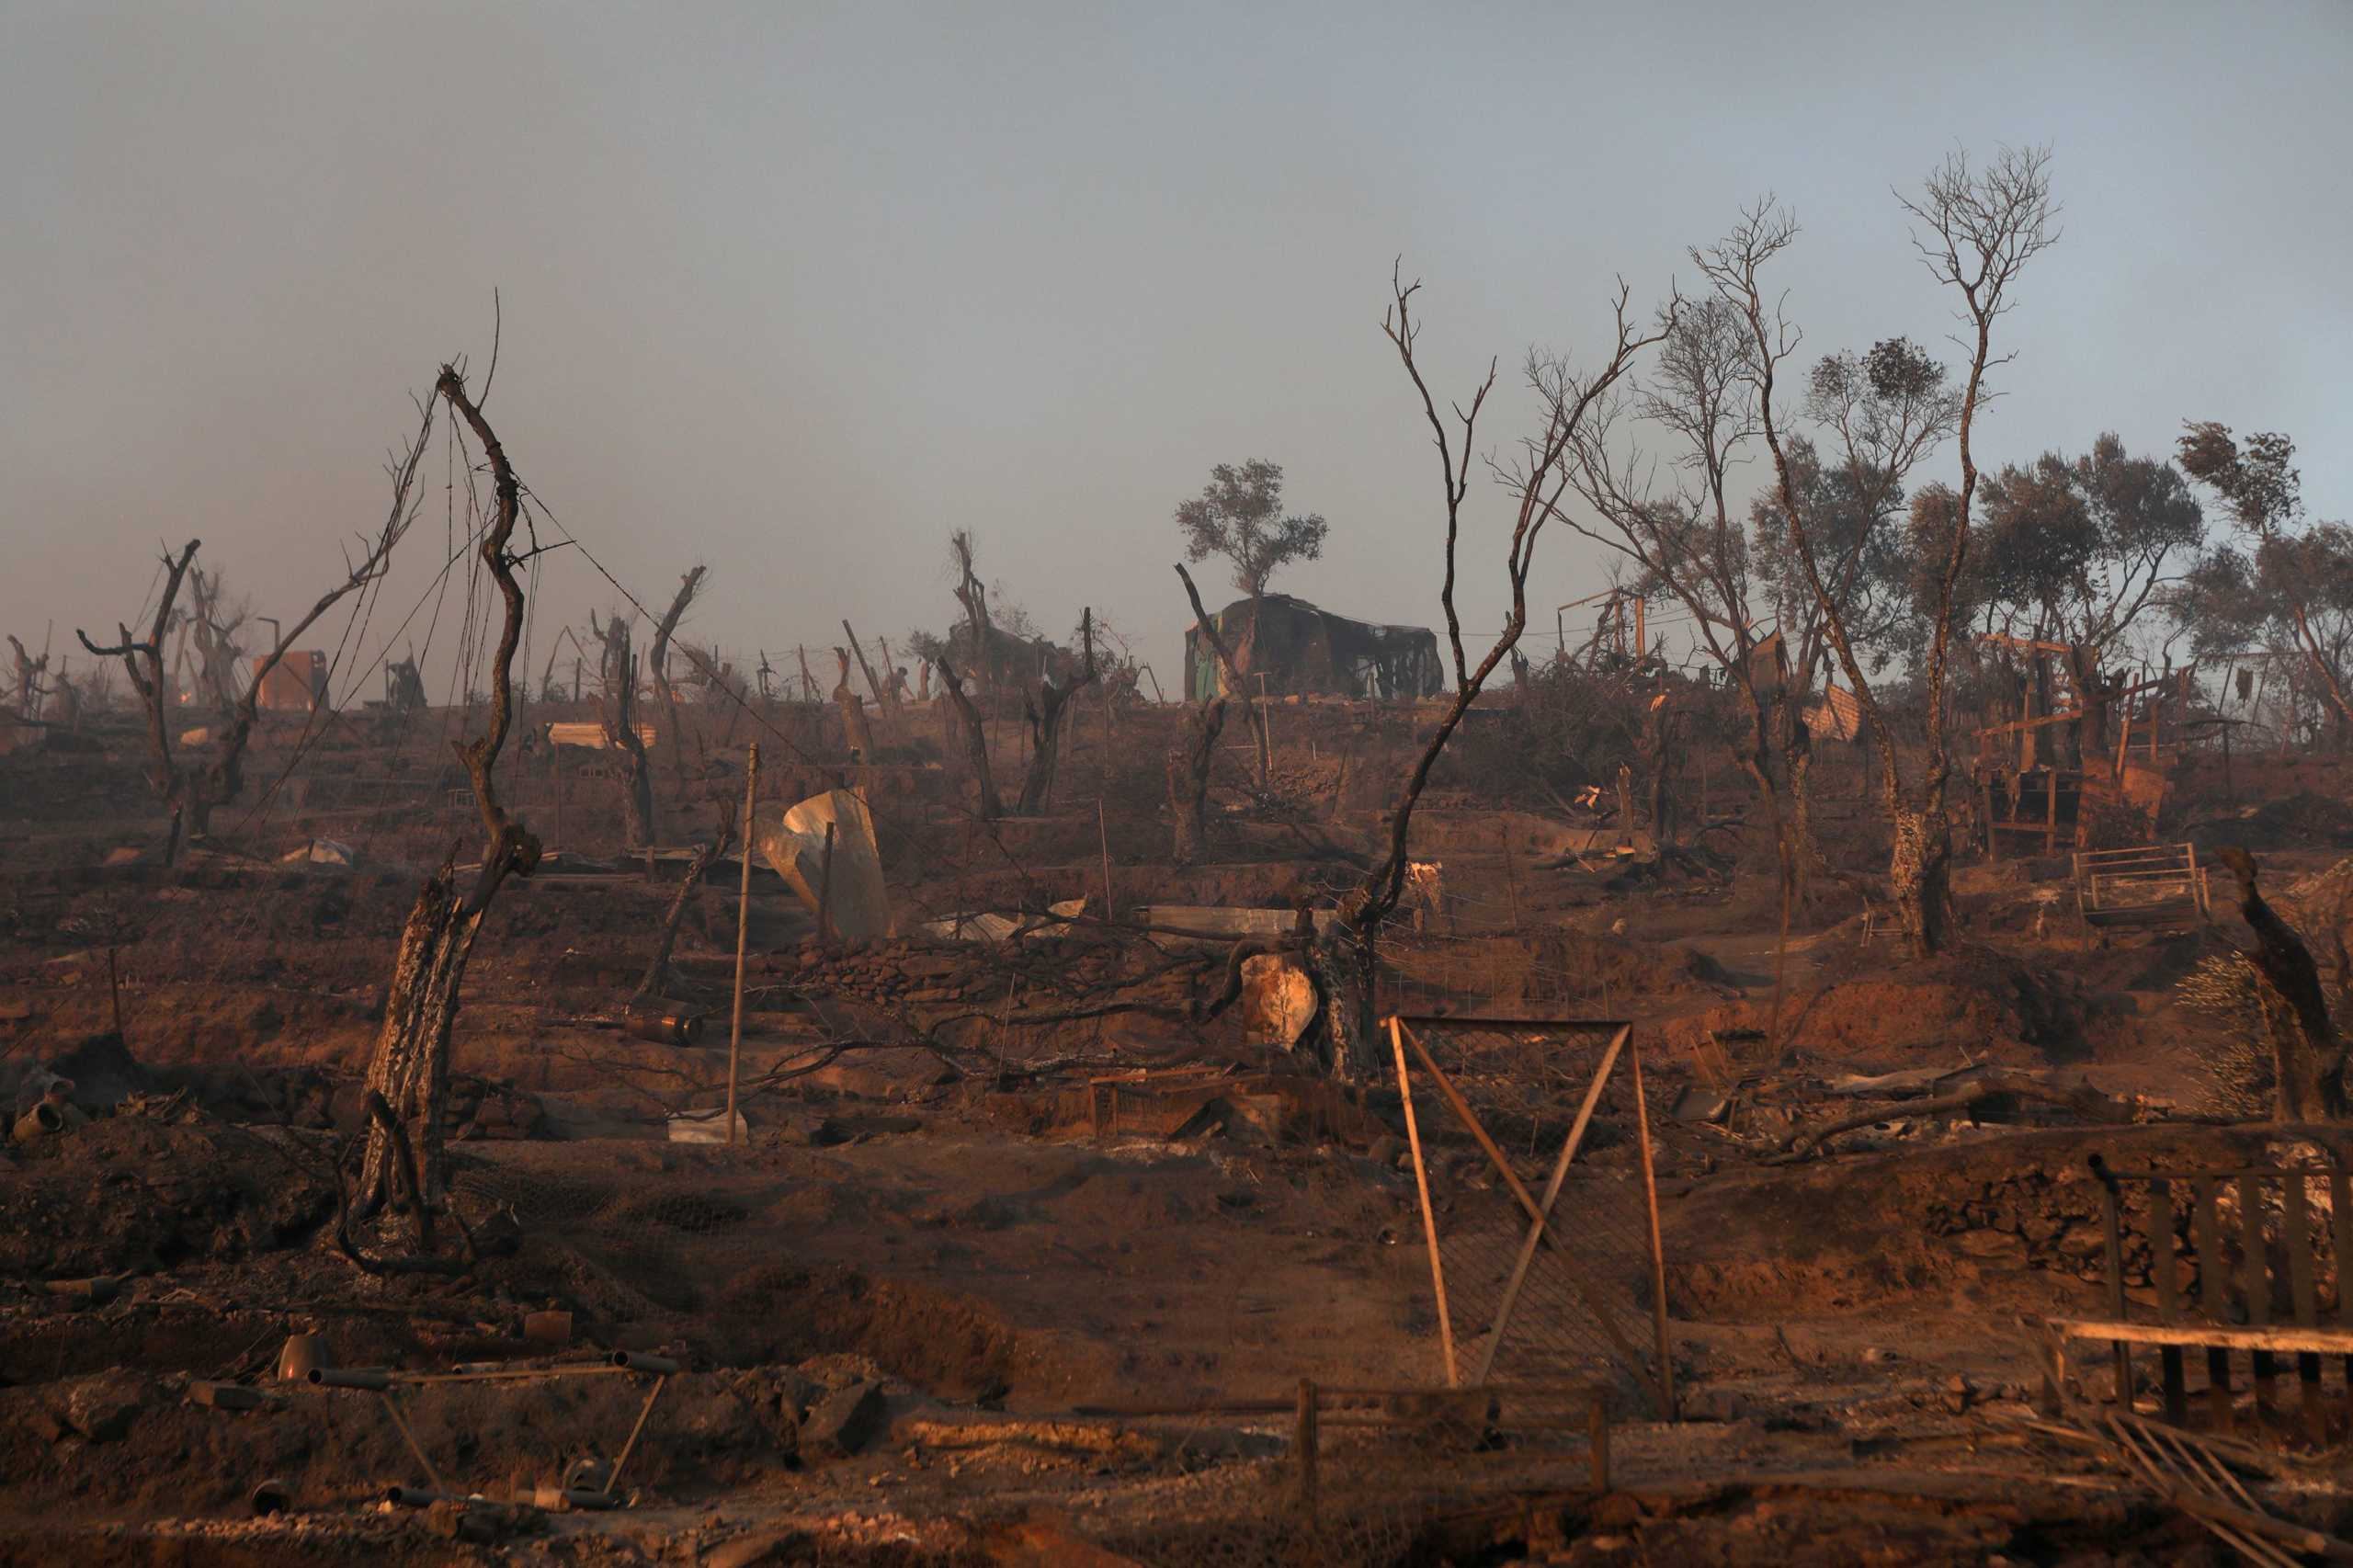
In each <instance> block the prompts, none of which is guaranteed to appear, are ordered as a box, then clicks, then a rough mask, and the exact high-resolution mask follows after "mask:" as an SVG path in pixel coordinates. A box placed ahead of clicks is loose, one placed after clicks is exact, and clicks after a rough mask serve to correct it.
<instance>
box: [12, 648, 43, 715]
mask: <svg viewBox="0 0 2353 1568" xmlns="http://www.w3.org/2000/svg"><path fill="white" fill-rule="evenodd" d="M8 649H9V652H10V653H14V654H15V655H16V659H17V685H16V689H15V692H14V694H13V695H12V696H11V697H10V698H9V699H8V700H9V707H10V709H11V710H13V711H14V712H15V713H16V715H17V717H18V718H20V719H30V720H38V719H40V716H41V713H40V710H41V696H42V693H43V690H44V687H42V684H41V677H42V676H45V675H47V674H48V673H49V655H48V653H42V654H41V656H40V658H38V659H36V658H34V657H33V656H32V655H31V654H29V653H26V652H25V645H24V644H23V643H22V642H17V639H16V638H15V637H14V636H11V637H10V638H9V639H8Z"/></svg>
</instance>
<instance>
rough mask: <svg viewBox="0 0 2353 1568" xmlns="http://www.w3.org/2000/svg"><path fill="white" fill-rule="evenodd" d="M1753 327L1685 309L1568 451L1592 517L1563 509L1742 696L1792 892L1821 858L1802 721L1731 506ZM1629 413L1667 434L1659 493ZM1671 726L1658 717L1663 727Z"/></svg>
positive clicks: (1743, 746) (1720, 306)
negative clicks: (1630, 430) (1809, 805)
mask: <svg viewBox="0 0 2353 1568" xmlns="http://www.w3.org/2000/svg"><path fill="white" fill-rule="evenodd" d="M1752 353H1753V351H1752V347H1751V345H1750V343H1749V340H1748V334H1747V328H1746V325H1745V323H1744V322H1743V321H1742V320H1741V318H1740V316H1739V315H1738V314H1737V313H1736V312H1734V311H1733V308H1732V306H1731V305H1730V304H1729V303H1728V302H1726V301H1723V300H1721V299H1717V300H1703V301H1697V302H1694V303H1691V304H1688V305H1687V306H1685V307H1684V308H1683V309H1682V310H1681V311H1680V312H1677V316H1676V319H1675V323H1674V325H1673V326H1672V328H1671V329H1670V330H1668V331H1667V333H1666V335H1665V338H1664V339H1663V340H1662V342H1661V345H1660V347H1659V356H1658V370H1657V373H1656V374H1655V375H1654V376H1653V377H1652V378H1651V379H1650V380H1649V381H1647V382H1646V383H1642V384H1636V383H1635V382H1633V381H1631V380H1630V381H1628V383H1627V385H1626V387H1625V389H1624V390H1623V392H1621V393H1620V395H1617V396H1613V397H1611V398H1608V399H1607V400H1604V401H1603V402H1602V403H1599V404H1597V406H1596V408H1595V410H1594V413H1593V415H1592V417H1590V418H1589V419H1588V420H1587V421H1586V424H1585V425H1584V426H1582V427H1581V428H1580V429H1579V431H1578V433H1577V437H1576V438H1575V440H1574V442H1573V443H1572V444H1571V448H1570V473H1571V474H1572V476H1573V479H1574V484H1575V486H1576V489H1577V491H1578V493H1579V494H1580V495H1582V496H1583V497H1584V499H1585V500H1586V503H1587V504H1588V505H1589V506H1591V507H1592V508H1593V510H1594V512H1595V514H1596V515H1597V518H1598V519H1599V520H1598V521H1597V522H1595V523H1586V522H1582V521H1580V520H1578V518H1577V517H1575V516H1574V515H1572V514H1564V515H1563V522H1565V523H1566V524H1567V525H1568V527H1570V528H1574V529H1575V530H1576V531H1577V532H1578V533H1581V534H1583V535H1585V536H1586V538H1587V539H1590V540H1595V541H1596V542H1597V543H1599V544H1602V545H1604V546H1607V547H1608V548H1609V549H1611V550H1614V551H1619V552H1620V553H1621V554H1623V555H1624V556H1626V557H1628V558H1629V559H1630V561H1631V563H1632V564H1633V566H1634V567H1635V568H1636V569H1637V571H1636V575H1637V582H1636V585H1635V591H1636V592H1638V593H1642V594H1644V595H1663V596H1665V597H1669V598H1672V599H1673V600H1675V601H1676V602H1677V604H1679V605H1681V606H1682V607H1683V608H1685V609H1686V610H1687V611H1688V613H1689V615H1690V617H1691V623H1692V627H1693V631H1694V635H1695V636H1697V638H1698V639H1699V645H1700V646H1701V647H1702V648H1703V649H1705V650H1706V652H1707V653H1708V655H1709V657H1711V658H1712V659H1713V660H1714V661H1715V662H1716V664H1717V665H1719V666H1720V667H1721V668H1722V670H1723V672H1724V677H1725V681H1726V684H1728V685H1729V686H1731V687H1733V690H1735V691H1737V692H1738V693H1739V694H1740V697H1741V701H1742V708H1743V710H1744V715H1745V720H1746V723H1745V729H1744V733H1743V735H1742V739H1741V743H1740V744H1737V745H1735V746H1734V747H1733V755H1734V756H1736V757H1737V758H1738V759H1739V762H1740V766H1741V770H1742V772H1744V773H1745V774H1746V775H1747V777H1748V779H1749V781H1750V783H1751V784H1753V785H1754V786H1755V787H1756V793H1757V798H1758V799H1759V800H1760V801H1763V802H1764V805H1765V808H1766V812H1767V817H1768V823H1769V824H1770V826H1771V828H1772V832H1773V842H1774V850H1775V858H1776V861H1777V864H1778V867H1779V875H1780V885H1781V891H1782V893H1783V895H1784V897H1785V898H1787V897H1789V896H1791V895H1793V894H1794V892H1795V890H1796V889H1797V886H1798V883H1799V880H1800V877H1801V875H1802V869H1803V867H1804V865H1805V863H1806V861H1807V859H1808V858H1809V856H1810V855H1811V854H1812V853H1813V849H1812V846H1810V845H1808V844H1806V843H1805V842H1804V838H1805V824H1804V820H1803V817H1802V814H1801V813H1798V812H1793V811H1792V810H1790V805H1789V803H1788V801H1787V799H1786V797H1787V796H1788V794H1789V793H1790V756H1791V754H1792V752H1793V750H1794V749H1795V748H1796V747H1798V746H1800V745H1802V744H1803V741H1804V735H1803V721H1802V719H1800V718H1799V716H1798V711H1797V710H1798V707H1799V704H1798V702H1797V700H1796V695H1795V692H1794V689H1793V687H1792V686H1791V684H1790V681H1789V680H1788V679H1787V674H1788V672H1787V670H1786V669H1785V668H1784V665H1785V663H1786V661H1785V659H1783V658H1782V657H1781V656H1780V646H1781V645H1780V644H1778V643H1777V644H1773V645H1772V646H1769V647H1768V646H1766V645H1765V644H1764V643H1763V642H1760V640H1759V638H1758V636H1757V631H1758V630H1759V624H1760V619H1761V618H1760V617H1759V616H1758V615H1757V614H1756V610H1755V608H1754V607H1753V606H1752V605H1751V603H1750V585H1751V583H1752V582H1753V580H1754V579H1753V575H1752V573H1751V570H1750V550H1749V540H1748V534H1747V531H1746V529H1745V528H1744V527H1743V525H1742V523H1741V521H1740V519H1739V517H1737V516H1736V514H1735V511H1734V507H1733V501H1732V495H1731V489H1732V474H1733V469H1734V467H1735V466H1736V465H1737V464H1738V463H1739V461H1740V460H1741V449H1742V448H1743V447H1745V445H1746V444H1747V443H1748V442H1749V441H1750V440H1751V439H1753V438H1754V437H1755V436H1756V393H1755V389H1754V384H1753V382H1754V378H1753V377H1752V375H1751V373H1750V368H1749V367H1750V360H1751V358H1752ZM1629 416H1633V417H1638V418H1639V419H1640V420H1641V421H1643V423H1645V424H1648V425H1651V426H1655V427H1656V428H1658V429H1660V430H1662V431H1664V432H1665V434H1666V436H1667V437H1668V439H1669V441H1670V442H1671V443H1672V444H1673V445H1672V450H1671V460H1672V463H1673V467H1674V469H1675V470H1676V471H1677V478H1675V479H1674V480H1673V481H1672V482H1671V483H1667V484H1665V485H1663V486H1662V485H1660V484H1657V483H1654V481H1653V480H1652V479H1651V478H1650V477H1649V475H1650V474H1651V472H1653V469H1654V463H1653V461H1652V458H1651V454H1650V453H1649V452H1648V451H1647V450H1646V449H1644V447H1643V444H1642V443H1641V441H1640V440H1639V439H1638V438H1631V437H1628V438H1621V437H1620V429H1621V426H1623V425H1624V424H1626V423H1627V422H1628V419H1629ZM1662 722H1663V721H1662Z"/></svg>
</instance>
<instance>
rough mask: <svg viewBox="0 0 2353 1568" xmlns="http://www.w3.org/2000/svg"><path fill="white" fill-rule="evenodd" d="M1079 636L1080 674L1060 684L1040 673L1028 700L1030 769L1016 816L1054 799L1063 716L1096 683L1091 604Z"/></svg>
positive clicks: (1037, 812)
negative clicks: (1035, 690)
mask: <svg viewBox="0 0 2353 1568" xmlns="http://www.w3.org/2000/svg"><path fill="white" fill-rule="evenodd" d="M1078 637H1079V642H1080V643H1081V645H1082V646H1084V647H1085V648H1086V658H1085V662H1084V663H1083V664H1082V665H1080V666H1079V671H1078V674H1077V675H1075V676H1072V677H1071V678H1070V679H1069V680H1068V681H1066V682H1064V683H1063V685H1061V686H1056V685H1055V684H1054V678H1053V676H1051V675H1049V676H1040V679H1039V681H1038V695H1037V699H1036V700H1035V701H1030V700H1028V699H1025V700H1024V703H1023V716H1024V717H1025V718H1027V719H1028V720H1029V740H1030V752H1029V775H1028V777H1026V778H1023V779H1022V780H1021V799H1020V800H1019V801H1018V802H1017V803H1016V804H1015V806H1014V808H1013V809H1014V811H1015V812H1016V813H1017V815H1020V816H1025V817H1034V816H1042V815H1044V814H1045V812H1046V810H1047V808H1048V807H1049V806H1050V805H1051V804H1052V802H1053V798H1054V770H1055V767H1056V765H1057V764H1058V763H1059V762H1060V761H1061V760H1062V739H1063V715H1064V714H1065V713H1067V712H1068V711H1069V710H1070V699H1072V698H1074V697H1076V696H1077V695H1078V694H1079V693H1080V692H1082V691H1084V690H1086V688H1087V687H1090V686H1093V685H1094V684H1095V677H1096V669H1095V611H1094V609H1093V608H1091V607H1090V608H1087V609H1086V610H1085V611H1084V612H1083V613H1082V614H1081V615H1080V616H1079V620H1078Z"/></svg>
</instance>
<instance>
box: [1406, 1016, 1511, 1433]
mask: <svg viewBox="0 0 2353 1568" xmlns="http://www.w3.org/2000/svg"><path fill="white" fill-rule="evenodd" d="M1415 1043H1416V1044H1419V1043H1420V1042H1419V1041H1416V1042H1415ZM1389 1048H1390V1049H1391V1050H1392V1051H1395V1052H1396V1053H1397V1097H1398V1098H1399V1099H1400V1100H1402V1101H1404V1106H1405V1146H1406V1148H1407V1149H1409V1150H1411V1151H1412V1153H1413V1156H1414V1186H1415V1189H1416V1190H1418V1191H1419V1192H1420V1193H1421V1195H1422V1234H1423V1236H1424V1237H1425V1238H1427V1241H1428V1242H1429V1246H1430V1288H1431V1289H1432V1290H1435V1291H1436V1292H1437V1294H1438V1344H1439V1346H1441V1347H1442V1348H1443V1349H1444V1350H1445V1352H1446V1386H1447V1387H1448V1388H1456V1387H1460V1386H1461V1385H1460V1383H1459V1381H1458V1380H1457V1377H1456V1373H1455V1370H1454V1324H1453V1322H1452V1320H1451V1319H1450V1318H1449V1316H1448V1314H1447V1309H1446V1266H1445V1265H1444V1264H1442V1263H1440V1262H1439V1261H1438V1216H1437V1214H1436V1212H1435V1211H1433V1210H1432V1209H1431V1208H1430V1175H1429V1172H1428V1171H1427V1169H1425V1168H1424V1167H1423V1165H1422V1130H1421V1127H1420V1126H1419V1124H1418V1123H1416V1122H1415V1119H1414V1086H1413V1085H1412V1084H1411V1083H1410V1082H1409V1081H1408V1080H1407V1079H1406V1076H1405V1040H1404V1034H1403V1033H1402V1032H1401V1026H1400V1025H1399V1024H1398V1022H1397V1019H1396V1017H1394V1016H1393V1015H1392V1017H1391V1018H1390V1020H1389ZM1472 1125H1473V1126H1474V1127H1476V1126H1477V1123H1475V1122H1473V1123H1472ZM1480 1131H1482V1133H1483V1132H1484V1131H1485V1130H1484V1129H1481V1130H1480ZM1504 1169H1505V1174H1506V1175H1509V1174H1510V1167H1509V1166H1506V1167H1504Z"/></svg>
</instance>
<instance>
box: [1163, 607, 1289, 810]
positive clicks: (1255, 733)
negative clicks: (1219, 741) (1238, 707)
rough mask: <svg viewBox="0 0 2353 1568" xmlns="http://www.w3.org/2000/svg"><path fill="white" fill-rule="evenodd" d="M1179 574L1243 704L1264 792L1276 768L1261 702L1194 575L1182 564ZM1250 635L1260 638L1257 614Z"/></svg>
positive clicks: (1233, 694) (1197, 621)
mask: <svg viewBox="0 0 2353 1568" xmlns="http://www.w3.org/2000/svg"><path fill="white" fill-rule="evenodd" d="M1176 575H1177V576H1179V577H1181V578H1183V579H1184V581H1185V598H1186V600H1187V602H1188V603H1189V604H1191V605H1192V607H1193V624H1194V625H1195V626H1198V627H1199V628H1200V631H1201V636H1202V637H1203V638H1204V639H1205V640H1206V641H1207V642H1208V643H1209V645H1210V651H1211V653H1215V654H1216V655H1217V665H1218V668H1219V669H1221V670H1222V671H1224V672H1225V685H1226V695H1227V696H1228V697H1230V698H1232V699H1233V700H1235V701H1237V702H1239V703H1241V704H1242V721H1243V722H1244V723H1245V724H1246V725H1247V726H1248V727H1249V730H1250V739H1251V743H1252V744H1254V745H1255V746H1256V748H1257V753H1258V776H1257V778H1258V787H1259V788H1260V789H1261V790H1263V789H1265V788H1266V787H1267V774H1268V772H1269V771H1270V770H1271V769H1272V767H1274V748H1273V747H1272V746H1271V745H1269V744H1267V716H1266V715H1265V714H1264V713H1262V712H1260V711H1259V710H1258V703H1257V699H1256V698H1254V697H1253V696H1252V695H1251V693H1250V683H1249V682H1248V681H1247V680H1245V678H1244V677H1243V674H1242V665H1240V663H1239V662H1237V660H1236V659H1235V657H1234V653H1233V650H1232V649H1230V648H1228V647H1227V646H1226V645H1225V636H1224V634H1223V633H1222V632H1221V631H1219V630H1218V624H1217V622H1216V621H1214V620H1212V619H1210V612H1209V611H1208V610H1206V609H1204V608H1201V593H1200V590H1199V588H1196V587H1195V586H1193V574H1191V573H1190V572H1188V571H1186V570H1185V568H1184V567H1183V566H1182V565H1179V566H1178V567H1177V568H1176ZM1250 635H1251V636H1252V637H1253V638H1254V639H1255V638H1256V636H1257V635H1258V626H1257V617H1256V615H1255V614H1254V615H1253V616H1252V617H1251V625H1250Z"/></svg>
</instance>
